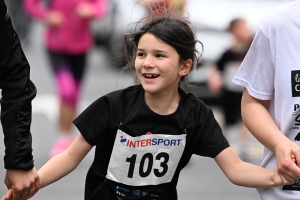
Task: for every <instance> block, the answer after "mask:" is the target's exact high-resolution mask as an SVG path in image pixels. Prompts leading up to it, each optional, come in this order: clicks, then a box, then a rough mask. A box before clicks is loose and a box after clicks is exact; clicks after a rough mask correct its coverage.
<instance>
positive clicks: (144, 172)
mask: <svg viewBox="0 0 300 200" xmlns="http://www.w3.org/2000/svg"><path fill="white" fill-rule="evenodd" d="M136 157H137V154H133V155H132V156H131V157H130V158H126V162H129V170H128V174H127V177H128V178H132V177H133V174H134V166H135V162H136ZM146 160H148V166H145V162H146ZM155 160H158V161H160V167H161V168H162V170H161V169H155V168H154V169H153V173H154V175H155V176H156V177H162V176H164V175H165V174H166V173H167V171H168V161H169V154H167V153H165V152H161V153H159V154H157V156H156V157H155ZM153 162H154V161H153V155H152V154H151V153H146V154H144V155H143V157H142V158H141V162H140V163H139V174H140V176H141V177H142V178H145V177H147V176H149V175H150V173H151V171H152V168H153Z"/></svg>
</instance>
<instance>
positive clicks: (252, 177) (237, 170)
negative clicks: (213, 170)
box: [215, 147, 297, 188]
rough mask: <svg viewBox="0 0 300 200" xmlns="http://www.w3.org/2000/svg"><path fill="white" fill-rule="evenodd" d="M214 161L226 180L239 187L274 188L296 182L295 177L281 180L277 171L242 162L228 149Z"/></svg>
mask: <svg viewBox="0 0 300 200" xmlns="http://www.w3.org/2000/svg"><path fill="white" fill-rule="evenodd" d="M290 159H291V158H290ZM291 160H292V159H291ZM215 161H216V162H217V163H218V165H219V167H220V168H221V169H222V171H223V172H224V174H225V175H226V176H227V177H228V179H229V180H230V181H231V182H232V183H233V184H235V185H239V186H244V187H252V188H265V187H275V186H279V185H285V184H292V183H294V182H295V180H297V177H295V178H291V179H285V180H282V179H281V178H280V176H279V174H278V173H277V170H274V171H273V170H268V169H265V168H262V167H260V166H256V165H253V164H250V163H246V162H243V161H242V160H241V159H240V158H239V157H238V156H237V155H236V154H235V153H234V151H233V150H232V149H231V148H230V147H228V148H226V149H224V150H223V151H222V152H220V153H219V154H218V155H217V156H216V157H215Z"/></svg>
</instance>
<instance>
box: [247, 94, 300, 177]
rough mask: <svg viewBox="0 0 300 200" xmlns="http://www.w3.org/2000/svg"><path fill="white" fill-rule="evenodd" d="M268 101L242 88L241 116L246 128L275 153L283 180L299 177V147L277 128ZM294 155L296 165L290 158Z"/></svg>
mask: <svg viewBox="0 0 300 200" xmlns="http://www.w3.org/2000/svg"><path fill="white" fill-rule="evenodd" d="M269 103H270V101H268V100H259V99H256V98H254V97H252V96H251V95H250V94H249V93H248V90H247V89H244V93H243V98H242V117H243V120H244V123H245V125H246V126H247V128H248V130H249V131H250V132H251V133H252V134H253V135H254V137H255V138H256V139H257V140H258V141H259V142H261V143H262V144H263V145H264V146H265V147H267V148H268V149H269V150H271V151H273V152H274V153H275V154H276V159H277V168H278V173H279V175H280V177H281V178H282V180H283V181H286V180H290V179H293V178H294V177H300V168H299V167H298V166H300V147H299V146H298V145H297V144H296V143H294V142H292V141H290V140H289V139H288V138H287V137H286V136H285V135H284V134H283V133H282V132H281V131H280V130H279V128H278V126H277V125H276V123H275V121H274V119H273V118H272V116H271V115H270V113H269V111H268V108H269ZM292 155H295V156H296V161H297V165H298V166H297V165H296V164H295V163H294V162H293V161H292V160H291V156H292Z"/></svg>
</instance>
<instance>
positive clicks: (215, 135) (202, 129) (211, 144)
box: [195, 109, 229, 158]
mask: <svg viewBox="0 0 300 200" xmlns="http://www.w3.org/2000/svg"><path fill="white" fill-rule="evenodd" d="M198 127H199V129H198V130H199V132H198V134H197V135H199V136H201V137H200V138H199V140H198V141H199V143H198V145H197V148H196V152H195V154H197V155H200V156H206V157H211V158H214V157H216V156H217V155H218V154H219V153H220V152H221V151H223V150H224V149H226V148H227V147H229V143H228V141H227V139H226V138H225V137H224V135H223V132H222V129H221V127H220V125H219V123H218V122H217V121H216V119H215V117H214V115H213V112H212V110H211V109H209V110H208V112H206V114H205V116H203V117H202V119H201V123H200V125H199V126H198Z"/></svg>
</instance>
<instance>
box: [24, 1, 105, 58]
mask: <svg viewBox="0 0 300 200" xmlns="http://www.w3.org/2000/svg"><path fill="white" fill-rule="evenodd" d="M49 1H50V5H49V6H48V7H45V6H43V5H42V4H41V0H25V1H24V7H25V9H26V10H27V11H28V13H29V14H30V15H31V16H33V17H34V18H37V19H44V18H45V16H46V13H47V12H49V11H53V10H55V11H60V12H61V13H63V15H64V18H65V20H64V21H63V24H62V26H60V27H50V26H48V27H47V30H46V33H45V40H46V45H47V47H48V48H49V49H50V50H52V51H54V52H59V53H68V54H81V53H85V52H87V51H88V50H89V49H90V47H91V46H92V45H93V43H94V42H93V35H92V33H91V30H90V25H89V20H90V19H82V18H80V17H78V16H77V15H76V14H75V9H76V7H77V6H78V5H79V4H80V3H85V4H86V3H87V4H90V5H92V6H93V17H101V16H103V15H105V13H106V7H107V4H106V0H49Z"/></svg>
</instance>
